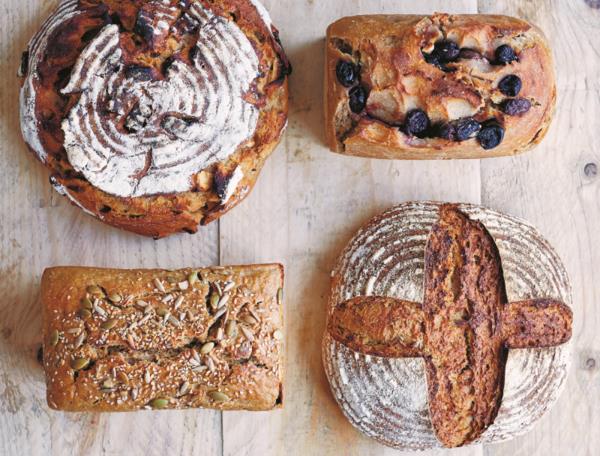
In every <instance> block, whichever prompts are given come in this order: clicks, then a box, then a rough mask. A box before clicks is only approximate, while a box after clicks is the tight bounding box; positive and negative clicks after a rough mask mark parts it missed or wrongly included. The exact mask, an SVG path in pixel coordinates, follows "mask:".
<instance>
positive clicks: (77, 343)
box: [75, 331, 87, 348]
mask: <svg viewBox="0 0 600 456" xmlns="http://www.w3.org/2000/svg"><path fill="white" fill-rule="evenodd" d="M86 337H87V334H86V333H85V331H82V332H81V333H80V334H79V336H77V339H75V348H79V347H81V346H82V345H83V342H84V341H85V338H86Z"/></svg>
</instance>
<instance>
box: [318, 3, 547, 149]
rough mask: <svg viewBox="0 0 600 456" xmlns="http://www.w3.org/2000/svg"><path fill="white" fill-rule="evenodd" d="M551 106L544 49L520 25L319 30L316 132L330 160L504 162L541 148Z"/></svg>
mask: <svg viewBox="0 0 600 456" xmlns="http://www.w3.org/2000/svg"><path fill="white" fill-rule="evenodd" d="M555 98H556V83H555V77H554V70H553V64H552V55H551V51H550V49H549V47H548V44H547V42H546V39H545V38H544V35H543V34H542V32H541V31H540V30H539V29H538V28H536V27H535V26H533V25H531V24H529V23H527V22H525V21H523V20H520V19H516V18H512V17H507V16H491V15H448V14H439V13H436V14H434V15H432V16H412V15H374V16H355V17H346V18H343V19H340V20H338V21H337V22H335V23H333V24H331V25H330V26H329V28H328V30H327V42H326V68H325V117H326V119H325V125H326V127H325V128H326V130H327V133H326V136H327V143H328V145H329V147H330V148H331V150H333V151H335V152H339V153H342V154H347V155H357V156H364V157H372V158H389V159H445V158H485V157H494V156H501V155H512V154H516V153H520V152H523V151H525V150H528V149H530V148H531V147H533V146H535V145H536V144H537V143H539V142H540V141H541V140H542V138H543V137H544V135H545V133H546V131H547V129H548V126H549V124H550V121H551V119H552V115H553V112H554V105H555Z"/></svg>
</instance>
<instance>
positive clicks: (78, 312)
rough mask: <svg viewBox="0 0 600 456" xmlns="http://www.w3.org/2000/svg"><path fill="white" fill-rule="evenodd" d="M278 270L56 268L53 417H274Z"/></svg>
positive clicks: (49, 317) (48, 341)
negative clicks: (170, 412) (197, 411)
mask: <svg viewBox="0 0 600 456" xmlns="http://www.w3.org/2000/svg"><path fill="white" fill-rule="evenodd" d="M282 287H283V268H282V266H280V265H255V266H239V267H225V268H211V269H183V270H178V271H164V270H115V269H94V268H77V267H73V268H51V269H48V270H46V271H45V273H44V275H43V278H42V305H43V318H44V322H43V337H44V369H45V372H46V384H47V399H48V404H49V405H50V407H52V408H54V409H57V410H65V411H132V410H139V409H144V408H145V409H167V408H178V409H181V408H196V407H207V408H215V409H221V410H239V409H242V410H270V409H273V408H275V407H278V406H280V405H281V403H282V390H283V387H282V383H283V347H282V343H283V321H282V307H281V306H282V303H281V300H282Z"/></svg>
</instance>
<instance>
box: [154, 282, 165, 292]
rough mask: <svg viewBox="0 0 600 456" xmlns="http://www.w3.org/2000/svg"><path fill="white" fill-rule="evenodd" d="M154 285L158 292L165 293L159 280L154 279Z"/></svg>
mask: <svg viewBox="0 0 600 456" xmlns="http://www.w3.org/2000/svg"><path fill="white" fill-rule="evenodd" d="M154 285H155V286H156V288H157V289H158V291H160V292H161V293H165V292H166V290H165V286H164V285H163V283H162V282H161V281H160V279H159V278H156V279H154Z"/></svg>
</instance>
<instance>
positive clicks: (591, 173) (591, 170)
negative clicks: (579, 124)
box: [583, 0, 600, 178]
mask: <svg viewBox="0 0 600 456" xmlns="http://www.w3.org/2000/svg"><path fill="white" fill-rule="evenodd" d="M597 1H598V4H599V5H600V0H597ZM583 172H584V174H585V175H586V176H587V177H589V178H594V177H596V176H597V175H598V165H596V163H588V164H587V165H585V167H584V168H583Z"/></svg>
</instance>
